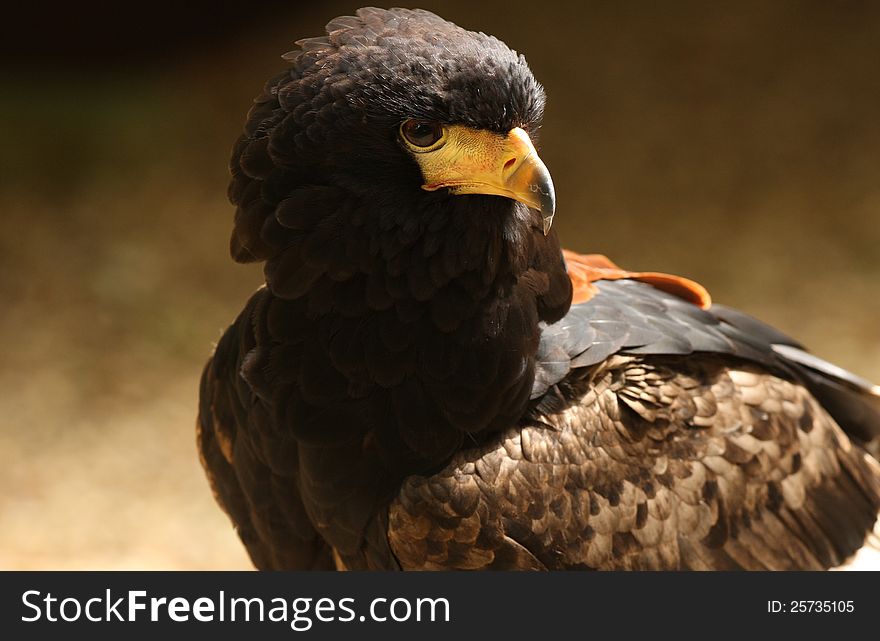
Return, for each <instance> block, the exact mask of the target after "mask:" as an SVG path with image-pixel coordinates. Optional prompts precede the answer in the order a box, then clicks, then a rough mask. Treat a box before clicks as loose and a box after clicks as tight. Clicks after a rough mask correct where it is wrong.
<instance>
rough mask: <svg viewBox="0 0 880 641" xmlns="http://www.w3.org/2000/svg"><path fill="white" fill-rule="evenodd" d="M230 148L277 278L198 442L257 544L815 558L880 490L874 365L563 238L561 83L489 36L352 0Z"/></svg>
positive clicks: (671, 564)
mask: <svg viewBox="0 0 880 641" xmlns="http://www.w3.org/2000/svg"><path fill="white" fill-rule="evenodd" d="M326 31H327V33H326V35H324V36H321V37H317V38H309V39H306V40H300V41H298V42H297V45H298V48H297V50H296V51H293V52H291V53H289V54H287V55H286V56H285V58H286V59H287V61H288V62H289V66H288V67H287V68H286V69H285V70H284V71H283V72H282V73H280V74H278V75H277V76H275V77H274V78H272V79H271V80H269V82H268V83H267V84H266V85H265V88H264V90H263V92H262V93H261V94H260V95H259V96H258V97H257V98H256V100H255V102H254V105H253V107H252V108H251V110H250V112H249V114H248V117H247V124H246V125H245V129H244V133H243V135H242V136H241V137H240V138H239V139H238V142H237V143H236V144H235V148H234V151H233V154H232V160H231V171H232V181H231V185H230V189H229V196H230V199H231V201H232V203H233V204H234V205H235V206H236V208H237V209H236V213H235V224H234V231H233V233H232V240H231V253H232V256H233V258H234V259H235V260H236V261H239V262H251V261H262V262H264V263H265V276H266V284H265V286H264V287H263V288H261V289H259V290H258V291H257V292H256V293H255V294H254V295H253V296H252V297H251V299H250V300H249V301H248V302H247V304H246V305H245V307H244V310H243V311H242V312H241V314H240V316H239V317H238V318H237V319H236V320H235V321H234V323H233V324H232V325H231V326H230V327H229V328H228V329H227V330H226V332H225V334H224V335H223V337H222V339H221V340H220V341H219V343H218V345H217V347H216V351H215V353H214V355H213V357H212V359H211V360H210V361H209V362H208V364H207V366H206V368H205V370H204V374H203V377H202V382H201V402H200V411H199V419H198V446H199V450H200V456H201V460H202V464H203V466H204V468H205V470H206V472H207V476H208V478H209V480H210V484H211V486H212V489H213V492H214V494H215V496H216V499H217V501H218V502H219V503H220V505H221V506H222V508H223V509H224V510H225V511H226V512H227V513H228V515H229V516H230V518H231V519H232V521H233V523H234V525H235V527H236V529H237V531H238V534H239V535H240V537H241V539H242V541H243V542H244V545H245V546H246V547H247V550H248V552H249V554H250V557H251V559H252V560H253V562H254V564H255V565H256V566H257V567H258V568H274V569H333V568H336V569H386V570H387V569H403V570H422V569H469V570H481V569H519V570H526V569H528V570H537V569H541V570H545V569H546V570H560V569H603V570H615V569H659V570H662V569H725V570H726V569H739V568H742V569H774V570H786V569H822V568H829V567H834V566H837V565H840V564H841V563H843V562H845V561H846V560H847V559H848V558H850V557H851V556H852V555H853V553H855V552H856V551H857V550H858V549H859V548H860V547H861V546H862V545H863V544H864V543H865V540H866V537H868V536H869V533H870V532H871V530H872V527H873V525H874V523H875V520H876V518H877V512H878V508H880V465H878V462H877V455H878V449H877V445H878V441H880V389H878V387H876V386H872V385H871V384H870V383H868V382H867V381H865V380H862V379H860V378H858V377H856V376H855V375H853V374H850V373H848V372H846V371H844V370H842V369H840V368H838V367H836V366H834V365H831V364H830V363H827V362H825V361H823V360H820V359H819V358H817V357H815V356H813V355H811V354H809V353H808V352H807V351H805V349H804V348H803V347H802V346H800V345H799V344H798V343H797V342H796V341H794V340H792V339H791V338H789V337H787V336H785V335H784V334H782V333H781V332H779V331H777V330H775V329H773V328H771V327H768V326H767V325H765V324H763V323H761V322H760V321H758V320H756V319H754V318H752V317H750V316H748V315H746V314H744V313H741V312H738V311H735V310H733V309H729V308H726V307H722V306H720V305H713V304H712V303H711V301H710V299H709V295H708V294H707V293H706V291H705V290H704V289H703V288H702V287H701V286H699V285H698V284H696V283H694V282H692V281H689V280H687V279H684V278H678V277H675V276H670V275H665V274H659V273H644V272H628V271H625V270H623V269H620V268H618V267H616V266H615V265H614V264H613V263H611V261H609V260H608V259H606V258H604V257H602V256H598V255H579V254H575V253H572V252H565V251H563V250H562V249H561V248H560V245H559V241H558V239H557V236H556V234H555V232H554V230H552V229H551V222H552V218H553V214H554V210H555V195H554V189H553V183H552V181H551V178H550V174H549V172H548V170H547V168H546V167H545V165H544V164H543V163H542V161H541V159H540V158H539V156H538V153H537V151H536V149H535V146H534V140H535V136H536V132H537V130H538V127H539V126H540V123H541V117H542V111H543V107H544V102H545V98H544V92H543V89H542V87H541V85H539V84H538V82H537V81H536V80H535V78H534V76H533V75H532V73H531V71H530V70H529V67H528V65H527V64H526V61H525V58H524V57H523V56H521V55H519V54H517V53H516V52H514V51H512V50H511V49H509V48H508V47H507V46H506V45H505V44H504V43H502V42H500V41H499V40H497V39H495V38H493V37H490V36H488V35H485V34H483V33H475V32H470V31H466V30H464V29H462V28H459V27H457V26H456V25H454V24H452V23H450V22H447V21H445V20H443V19H441V18H439V17H438V16H436V15H434V14H431V13H428V12H426V11H419V10H404V9H391V10H380V9H362V10H360V11H358V12H357V15H355V16H346V17H340V18H336V19H335V20H332V21H331V22H330V23H329V24H328V25H327V28H326Z"/></svg>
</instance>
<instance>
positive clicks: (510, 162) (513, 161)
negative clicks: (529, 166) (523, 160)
mask: <svg viewBox="0 0 880 641" xmlns="http://www.w3.org/2000/svg"><path fill="white" fill-rule="evenodd" d="M515 164H516V158H511V159H510V160H508V161H507V162H506V163H504V169H503V170H502V171H505V172H506V171H507V170H508V169H510V168H511V167H513V166H514V165H515Z"/></svg>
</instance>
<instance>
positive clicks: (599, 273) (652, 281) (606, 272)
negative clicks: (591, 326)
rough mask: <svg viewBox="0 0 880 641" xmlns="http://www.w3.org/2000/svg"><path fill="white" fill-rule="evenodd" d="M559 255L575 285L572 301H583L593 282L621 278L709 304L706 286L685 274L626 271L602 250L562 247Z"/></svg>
mask: <svg viewBox="0 0 880 641" xmlns="http://www.w3.org/2000/svg"><path fill="white" fill-rule="evenodd" d="M562 255H563V257H564V258H565V264H566V266H567V268H568V276H569V278H571V284H572V286H573V288H574V296H573V298H572V301H571V303H572V305H576V304H578V303H583V302H586V301H588V300H590V299H591V298H592V297H593V296H595V295H596V292H598V291H599V290H598V289H597V288H596V286H595V285H594V284H593V282H595V281H597V280H619V279H621V278H629V279H632V280H637V281H640V282H643V283H646V284H648V285H651V286H652V287H656V288H657V289H660V290H662V291H664V292H666V293H668V294H672V295H673V296H678V297H679V298H682V299H684V300H686V301H688V302H691V303H693V304H694V305H696V306H698V307H702V308H703V309H707V308H708V307H710V306H711V305H712V297H711V296H709V292H708V291H706V288H705V287H703V286H702V285H700V284H699V283H697V282H694V281H692V280H690V279H688V278H683V277H681V276H673V275H672V274H661V273H658V272H629V271H626V270H625V269H621V268H620V267H618V266H617V265H615V264H614V263H612V262H611V260H609V259H608V257H607V256H603V255H602V254H578V253H576V252H573V251H569V250H567V249H563V250H562Z"/></svg>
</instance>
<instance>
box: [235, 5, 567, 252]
mask: <svg viewBox="0 0 880 641" xmlns="http://www.w3.org/2000/svg"><path fill="white" fill-rule="evenodd" d="M297 44H298V46H299V48H298V49H297V50H295V51H292V52H290V53H289V54H287V55H286V56H285V58H286V59H287V60H288V61H289V62H290V63H291V68H289V69H288V70H287V71H285V72H284V73H282V74H280V75H279V76H277V77H275V78H274V79H272V80H271V81H270V82H269V83H268V84H267V86H266V89H265V91H264V93H263V94H262V95H261V96H260V97H259V98H257V100H256V101H255V105H254V107H253V109H252V110H251V113H250V114H249V119H248V124H247V126H246V130H245V135H244V136H243V137H242V138H241V139H240V140H239V143H238V145H237V147H236V150H235V152H234V155H233V162H232V169H233V176H234V177H233V183H232V186H231V196H232V200H233V202H235V203H236V204H237V205H238V206H239V208H240V211H239V214H238V216H237V219H236V233H235V235H234V236H233V254H234V255H236V257H237V259H239V260H251V259H261V258H267V257H268V256H269V255H271V253H272V252H271V248H270V247H268V246H269V245H272V244H273V243H277V242H282V243H283V242H284V241H283V240H282V241H278V239H277V238H274V239H273V229H275V231H276V233H275V234H274V236H276V237H277V236H279V235H280V234H279V233H277V232H278V229H277V228H278V225H277V224H276V222H277V221H280V224H281V227H287V228H296V227H297V225H299V226H300V227H303V226H305V225H306V224H312V223H314V222H315V221H314V219H310V220H311V221H312V222H311V223H304V222H298V218H299V217H302V216H305V215H306V214H304V213H301V212H300V213H297V211H295V210H297V209H298V210H305V209H315V208H316V207H318V206H320V205H321V204H322V203H326V202H328V201H329V200H330V199H332V198H336V199H337V200H339V199H342V200H346V199H348V201H349V202H350V201H351V200H352V199H355V200H357V201H358V202H361V203H364V202H366V203H370V205H371V206H372V207H373V209H374V210H376V211H382V210H383V209H384V210H387V212H402V213H401V215H402V216H406V215H415V214H414V212H423V213H424V212H428V213H430V212H432V211H440V210H443V209H445V210H455V211H457V212H469V215H471V216H472V217H473V218H475V219H476V218H481V219H490V220H495V221H498V220H503V219H505V218H507V219H510V218H519V219H520V220H522V221H526V220H532V221H535V222H536V224H537V228H538V229H539V230H541V231H543V233H544V234H545V235H546V234H547V233H548V232H549V230H550V224H551V222H552V219H553V213H554V209H555V194H554V188H553V183H552V180H551V178H550V174H549V172H548V171H547V168H546V167H545V165H544V163H543V162H542V161H541V159H540V158H539V156H538V153H537V151H536V150H535V146H534V144H533V140H532V138H533V137H534V135H535V133H536V131H537V129H538V127H539V125H540V121H541V117H542V114H543V108H544V102H545V98H544V92H543V89H542V88H541V86H540V84H538V82H537V81H536V80H535V78H534V76H533V75H532V73H531V71H530V70H529V67H528V65H527V64H526V61H525V58H524V57H523V56H521V55H519V54H517V53H516V52H515V51H512V50H511V49H509V48H508V47H507V46H506V45H505V44H504V43H502V42H501V41H499V40H497V39H496V38H494V37H491V36H488V35H485V34H483V33H475V32H471V31H467V30H465V29H462V28H460V27H458V26H456V25H454V24H452V23H450V22H447V21H445V20H443V19H441V18H439V17H437V16H435V15H434V14H432V13H429V12H426V11H421V10H406V9H392V10H382V9H361V10H359V11H358V12H357V15H356V16H346V17H340V18H337V19H335V20H332V21H331V22H330V23H329V24H328V25H327V35H325V36H321V37H318V38H309V39H305V40H300V41H298V42H297ZM254 182H259V183H260V186H259V190H257V188H256V187H255V186H254V185H253V183H254ZM319 187H321V188H324V189H323V191H322V192H321V193H320V194H319V193H318V192H316V191H315V190H316V189H318V188H319ZM328 190H332V194H331V193H330V192H329V191H328ZM257 192H258V193H257ZM291 198H293V199H294V201H297V199H298V202H299V205H297V204H296V202H294V203H291V202H287V203H285V201H290V199H291ZM255 210H258V211H257V212H256V213H255ZM273 210H274V213H275V216H272V213H273ZM529 210H531V212H530V211H529ZM279 212H280V213H279ZM383 215H386V216H387V217H389V218H392V215H391V214H390V213H389V214H383ZM266 217H268V218H270V219H271V218H275V219H276V220H275V221H273V220H269V222H268V223H265V224H264V223H263V221H262V218H266ZM293 219H297V220H293ZM423 220H424V219H423ZM406 224H407V221H401V220H389V221H386V222H383V226H384V227H385V228H390V227H392V226H394V225H406ZM422 224H426V223H422ZM483 224H485V220H483Z"/></svg>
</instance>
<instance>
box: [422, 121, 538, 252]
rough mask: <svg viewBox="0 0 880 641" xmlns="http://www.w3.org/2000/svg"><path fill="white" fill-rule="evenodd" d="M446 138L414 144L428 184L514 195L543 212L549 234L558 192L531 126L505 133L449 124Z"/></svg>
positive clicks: (432, 188) (427, 186)
mask: <svg viewBox="0 0 880 641" xmlns="http://www.w3.org/2000/svg"><path fill="white" fill-rule="evenodd" d="M443 140H444V142H443V144H442V145H440V146H435V147H433V148H431V149H430V150H428V151H423V152H420V151H419V149H418V148H416V147H410V149H411V151H412V153H413V157H414V158H415V160H416V162H417V163H418V164H419V167H420V168H421V170H422V176H423V178H424V180H425V183H424V184H423V185H422V189H425V190H426V191H435V190H437V189H442V188H447V189H449V191H450V192H451V193H453V194H488V195H494V196H505V197H507V198H512V199H513V200H517V201H519V202H521V203H524V204H526V205H528V206H529V207H531V208H533V209H536V210H537V211H538V212H540V213H541V217H542V218H543V223H544V234H545V235H546V234H547V233H549V231H550V226H551V225H552V223H553V214H554V212H555V210H556V192H555V191H554V189H553V180H552V179H551V178H550V172H549V171H548V170H547V167H546V166H545V165H544V163H543V162H542V161H541V159H540V158H539V157H538V152H537V151H535V147H534V145H532V141H531V139H530V138H529V135H528V134H527V133H526V132H525V131H523V130H522V129H520V128H519V127H517V128H515V129H511V130H510V131H509V132H508V133H507V134H506V135H505V134H497V133H494V132H491V131H485V130H477V129H471V128H469V127H464V126H461V125H449V126H447V127H445V130H444V138H443Z"/></svg>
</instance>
